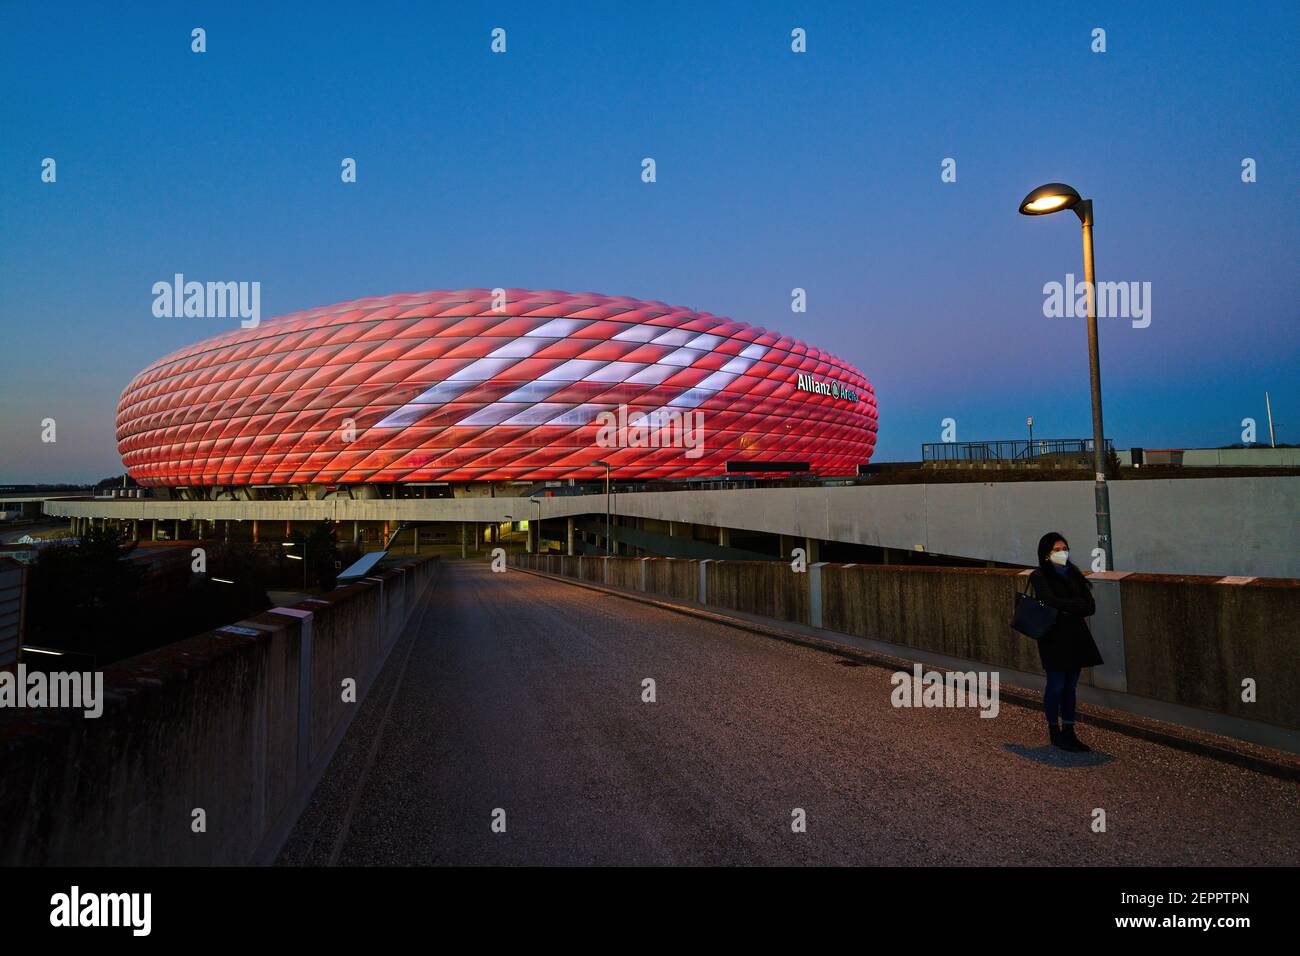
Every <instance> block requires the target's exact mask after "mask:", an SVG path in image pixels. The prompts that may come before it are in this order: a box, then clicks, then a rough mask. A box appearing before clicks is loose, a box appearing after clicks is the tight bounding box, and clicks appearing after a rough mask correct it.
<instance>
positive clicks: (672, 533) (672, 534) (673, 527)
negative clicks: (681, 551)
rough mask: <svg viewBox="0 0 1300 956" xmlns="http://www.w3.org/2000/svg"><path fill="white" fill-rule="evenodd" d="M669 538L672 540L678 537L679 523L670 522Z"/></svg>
mask: <svg viewBox="0 0 1300 956" xmlns="http://www.w3.org/2000/svg"><path fill="white" fill-rule="evenodd" d="M668 537H670V538H675V537H677V522H676V521H670V522H668Z"/></svg>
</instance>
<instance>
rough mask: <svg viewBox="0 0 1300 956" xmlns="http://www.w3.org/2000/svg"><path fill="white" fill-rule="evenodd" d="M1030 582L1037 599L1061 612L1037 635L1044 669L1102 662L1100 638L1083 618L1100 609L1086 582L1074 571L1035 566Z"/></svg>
mask: <svg viewBox="0 0 1300 956" xmlns="http://www.w3.org/2000/svg"><path fill="white" fill-rule="evenodd" d="M1029 583H1030V584H1031V585H1032V586H1033V592H1034V594H1036V595H1037V597H1038V599H1039V600H1040V601H1042V602H1043V603H1044V604H1046V605H1047V606H1048V607H1054V608H1056V610H1057V611H1058V612H1059V613H1058V614H1057V615H1056V623H1055V624H1053V625H1052V629H1051V630H1050V631H1048V632H1047V633H1046V634H1044V635H1043V636H1042V637H1040V638H1039V639H1038V656H1039V658H1040V659H1041V660H1042V662H1043V670H1045V671H1072V670H1077V669H1079V668H1083V667H1096V666H1097V665H1098V664H1101V663H1102V659H1101V652H1100V651H1099V650H1097V642H1096V641H1094V640H1093V639H1092V632H1091V631H1090V630H1088V622H1087V621H1085V620H1084V618H1087V617H1091V616H1092V615H1093V614H1095V613H1097V603H1096V602H1095V601H1094V600H1093V599H1092V591H1091V590H1090V589H1089V587H1088V585H1087V583H1086V582H1085V581H1084V580H1083V579H1082V578H1081V577H1076V576H1075V575H1074V574H1070V575H1068V576H1067V575H1062V574H1059V573H1057V572H1056V571H1043V570H1042V569H1041V568H1039V569H1036V570H1035V571H1034V572H1033V573H1032V574H1030V576H1029Z"/></svg>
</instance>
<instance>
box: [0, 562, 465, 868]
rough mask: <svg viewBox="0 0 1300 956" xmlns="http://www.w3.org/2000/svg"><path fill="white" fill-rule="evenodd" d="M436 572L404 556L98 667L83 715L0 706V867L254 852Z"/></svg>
mask: <svg viewBox="0 0 1300 956" xmlns="http://www.w3.org/2000/svg"><path fill="white" fill-rule="evenodd" d="M438 567H439V565H438V563H437V561H436V559H429V558H423V559H413V560H412V561H410V562H407V563H406V564H405V565H404V566H403V568H402V569H401V570H390V571H386V572H383V573H382V574H380V575H377V576H376V577H375V578H373V579H368V580H366V581H364V582H361V583H358V584H355V585H352V586H350V587H348V588H345V589H341V590H339V591H335V592H331V593H330V594H327V595H325V596H324V597H323V598H321V599H315V600H312V601H306V602H303V603H302V604H299V605H298V606H297V608H294V609H281V610H280V611H270V612H267V613H265V614H261V615H258V616H257V617H255V618H252V619H250V620H247V621H240V622H239V623H238V624H237V625H232V626H230V627H234V628H238V629H239V630H229V629H221V630H217V631H210V632H208V633H206V634H201V635H198V636H196V637H192V638H189V639H187V640H183V641H179V642H177V643H175V644H172V645H169V646H167V647H164V648H161V649H159V650H157V651H153V652H150V653H148V654H144V655H141V656H139V657H134V658H131V659H129V660H126V661H123V662H121V663H119V664H117V665H114V666H112V667H109V668H107V669H105V671H104V688H105V694H106V697H107V702H106V704H105V708H104V713H103V715H102V716H101V717H99V718H97V719H93V720H91V719H85V718H84V717H82V715H81V712H80V711H72V712H69V711H53V710H43V711H35V712H33V711H27V710H13V709H6V710H3V711H0V820H2V821H4V822H3V824H2V825H0V865H6V866H58V865H107V864H112V865H175V864H182V865H244V864H248V863H250V862H268V861H269V859H271V858H273V856H274V853H275V851H276V850H278V848H279V846H280V843H281V842H282V841H283V839H284V837H285V836H287V834H288V832H289V828H290V827H291V826H292V824H293V822H294V821H295V820H296V819H297V818H298V816H299V814H300V813H301V811H302V808H303V807H304V806H305V805H306V801H307V799H308V798H309V797H310V795H311V791H312V789H313V788H314V787H315V784H316V782H317V780H318V779H319V777H320V774H321V773H322V772H323V771H324V768H325V766H326V765H327V764H328V762H329V760H330V757H331V756H332V755H333V752H334V748H335V747H336V746H337V743H338V740H339V739H340V738H341V736H342V734H343V732H344V731H345V730H346V728H347V725H348V723H350V721H351V719H352V716H353V714H355V712H356V710H357V708H358V707H359V701H360V700H362V699H364V695H365V692H366V690H367V689H368V688H369V687H370V684H371V682H372V681H373V680H374V678H375V676H376V675H377V673H378V671H379V669H380V667H381V666H382V664H383V661H384V659H385V657H386V656H387V654H388V652H389V651H390V650H391V648H392V646H393V645H394V643H395V642H396V640H397V637H398V635H399V634H400V633H401V631H402V628H403V626H404V625H405V623H406V621H407V620H408V618H409V617H410V615H411V613H412V612H413V610H414V609H415V607H416V606H417V603H418V597H419V596H420V594H421V593H422V592H423V591H424V589H425V588H427V587H428V586H429V584H430V583H431V581H432V580H433V578H434V576H435V575H436V573H437V570H438ZM240 631H249V632H252V633H240ZM345 678H353V679H355V680H356V681H357V684H358V703H355V704H349V703H344V702H343V700H342V682H343V680H344V679H345ZM196 808H202V809H203V810H204V811H206V814H207V832H206V833H195V832H193V831H192V829H191V822H192V819H193V817H192V811H193V810H194V809H196Z"/></svg>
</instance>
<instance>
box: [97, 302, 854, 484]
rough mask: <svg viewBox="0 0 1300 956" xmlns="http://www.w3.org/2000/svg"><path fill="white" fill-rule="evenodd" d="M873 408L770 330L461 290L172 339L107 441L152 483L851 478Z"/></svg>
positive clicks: (623, 305) (623, 307) (844, 378)
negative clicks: (190, 339) (182, 342)
mask: <svg viewBox="0 0 1300 956" xmlns="http://www.w3.org/2000/svg"><path fill="white" fill-rule="evenodd" d="M876 421H877V414H876V402H875V395H874V392H873V390H872V387H871V385H870V383H869V382H868V381H867V379H866V377H865V376H864V375H863V374H862V373H861V372H860V371H858V370H857V369H856V368H854V367H853V366H851V365H849V364H848V363H846V362H844V361H843V360H842V359H839V358H837V357H836V356H834V355H832V354H830V353H829V352H826V351H824V350H822V349H820V348H817V347H815V346H811V345H808V344H805V343H803V342H800V341H798V340H796V339H793V338H791V337H789V336H785V335H782V334H780V333H778V332H774V331H769V330H766V329H763V328H759V327H755V326H751V325H748V324H746V323H744V322H737V321H734V320H732V319H729V318H725V317H720V316H715V315H711V314H710V313H707V312H697V311H694V310H691V309H686V308H680V307H675V306H669V305H666V304H664V303H662V302H657V301H643V300H638V299H632V298H626V297H617V296H605V295H598V294H594V293H567V292H558V291H550V290H548V291H528V290H521V289H508V290H506V289H495V290H492V289H463V290H459V291H446V290H439V291H431V292H422V293H403V294H397V295H390V296H384V297H374V298H365V299H358V300H356V301H352V302H343V303H339V304H336V305H330V306H324V307H320V308H314V309H309V310H306V311H301V312H295V313H291V314H288V315H284V316H280V317H277V318H274V319H269V320H266V321H263V322H261V323H260V324H258V325H257V326H256V327H254V328H248V329H244V328H240V329H235V330H232V331H229V332H225V333H223V334H221V335H217V336H214V337H212V338H209V339H206V340H204V341H201V342H198V343H197V344H194V345H191V346H189V347H186V348H183V349H181V350H179V351H177V352H174V353H172V354H170V355H167V356H164V357H163V358H160V359H158V360H157V361H156V362H154V363H152V364H151V365H149V366H148V367H147V368H146V369H144V370H143V371H142V372H140V374H139V375H137V376H136V377H135V378H134V379H133V380H132V381H131V382H130V384H129V385H127V387H126V388H125V390H124V391H123V393H122V396H121V400H120V402H119V404H118V408H117V442H118V449H119V451H120V453H121V456H122V460H123V462H124V463H125V465H126V467H127V470H128V472H129V473H130V475H131V476H132V477H133V478H134V479H135V480H136V481H137V482H138V483H139V484H140V485H143V486H149V487H152V488H153V489H154V491H153V494H154V496H156V497H177V498H198V499H213V498H225V497H234V498H248V499H251V500H256V499H261V498H282V497H289V498H299V497H302V498H313V499H314V498H323V497H333V496H336V495H342V496H347V497H362V498H369V497H377V498H387V497H398V496H402V497H408V496H413V495H414V494H415V491H414V490H416V489H421V488H423V489H426V490H425V491H424V492H423V493H422V494H423V495H424V496H434V495H435V494H436V496H439V497H452V496H460V495H462V494H473V493H475V492H474V490H473V489H474V488H475V487H478V488H480V489H481V488H482V487H483V486H485V485H490V484H492V483H500V482H508V483H511V484H516V485H517V484H521V483H550V484H556V483H558V484H573V483H574V482H583V481H590V480H593V479H602V480H603V479H604V478H605V477H606V475H607V474H608V475H609V476H610V477H612V478H613V479H615V480H622V481H628V480H699V479H707V478H713V477H718V476H725V475H745V474H752V475H757V474H766V475H773V474H774V475H781V474H787V475H788V474H790V473H794V472H801V473H809V474H811V475H815V476H819V477H825V476H836V475H846V476H847V475H854V474H856V473H857V469H858V467H859V466H860V465H863V464H866V463H867V462H869V460H870V458H871V454H872V451H873V449H874V447H875V440H876ZM430 488H436V489H440V490H439V491H437V492H436V493H431V492H430V491H428V490H427V489H430Z"/></svg>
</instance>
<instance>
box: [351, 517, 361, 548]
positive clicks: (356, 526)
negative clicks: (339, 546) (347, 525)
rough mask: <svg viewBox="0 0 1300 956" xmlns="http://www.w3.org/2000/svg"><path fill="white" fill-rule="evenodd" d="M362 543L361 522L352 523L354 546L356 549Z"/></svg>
mask: <svg viewBox="0 0 1300 956" xmlns="http://www.w3.org/2000/svg"><path fill="white" fill-rule="evenodd" d="M360 543H361V522H360V521H354V522H352V544H353V546H354V547H355V546H356V545H359V544H360Z"/></svg>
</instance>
